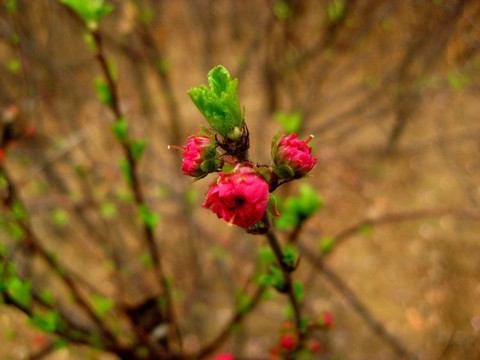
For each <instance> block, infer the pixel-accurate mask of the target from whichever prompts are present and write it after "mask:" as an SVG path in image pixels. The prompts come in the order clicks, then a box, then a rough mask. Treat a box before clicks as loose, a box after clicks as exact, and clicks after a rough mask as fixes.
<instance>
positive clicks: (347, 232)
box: [329, 209, 480, 254]
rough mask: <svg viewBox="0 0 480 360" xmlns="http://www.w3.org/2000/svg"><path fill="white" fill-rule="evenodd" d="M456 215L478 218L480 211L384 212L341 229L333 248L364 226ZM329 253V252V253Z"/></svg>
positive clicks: (424, 210)
mask: <svg viewBox="0 0 480 360" xmlns="http://www.w3.org/2000/svg"><path fill="white" fill-rule="evenodd" d="M446 215H451V216H457V217H461V218H470V219H475V220H478V219H480V211H478V210H474V209H423V210H414V211H406V212H400V213H391V214H384V215H380V216H377V217H370V218H366V219H363V220H360V221H359V222H357V223H355V224H353V225H351V226H349V227H347V228H345V229H343V230H341V231H340V232H339V233H338V234H337V235H335V236H334V237H333V240H334V242H335V247H334V249H335V248H336V247H337V246H338V245H339V244H340V243H342V242H344V241H346V240H347V239H348V238H349V237H351V236H353V235H356V234H358V232H359V231H360V229H362V228H363V227H365V226H378V225H385V224H390V223H398V222H402V221H412V220H420V219H424V218H435V217H440V216H446ZM329 254H331V252H330V253H329Z"/></svg>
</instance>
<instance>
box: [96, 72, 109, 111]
mask: <svg viewBox="0 0 480 360" xmlns="http://www.w3.org/2000/svg"><path fill="white" fill-rule="evenodd" d="M95 89H96V90H97V96H98V99H99V100H100V101H101V102H102V103H104V104H105V105H108V106H110V107H112V106H113V96H112V92H111V91H110V87H109V86H108V84H107V82H106V81H105V80H104V79H103V78H101V77H96V78H95Z"/></svg>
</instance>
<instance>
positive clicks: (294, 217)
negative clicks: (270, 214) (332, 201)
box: [276, 184, 324, 229]
mask: <svg viewBox="0 0 480 360" xmlns="http://www.w3.org/2000/svg"><path fill="white" fill-rule="evenodd" d="M323 206H324V202H323V200H322V198H321V197H320V195H319V194H318V193H317V192H316V191H315V190H314V189H313V188H312V187H310V186H309V185H307V184H302V185H300V194H299V195H297V196H292V197H290V198H288V199H287V200H286V201H285V202H284V203H283V206H281V207H280V214H281V215H280V217H279V218H277V220H276V224H277V226H278V227H279V228H281V229H289V228H292V227H295V226H298V225H300V224H301V223H302V222H303V221H305V220H306V219H308V218H309V217H312V216H313V215H314V214H315V213H316V212H317V211H319V210H320V209H321V208H322V207H323Z"/></svg>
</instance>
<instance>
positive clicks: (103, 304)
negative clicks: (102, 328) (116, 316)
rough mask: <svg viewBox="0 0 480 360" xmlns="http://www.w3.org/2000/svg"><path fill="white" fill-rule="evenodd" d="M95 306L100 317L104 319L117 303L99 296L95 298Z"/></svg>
mask: <svg viewBox="0 0 480 360" xmlns="http://www.w3.org/2000/svg"><path fill="white" fill-rule="evenodd" d="M92 300H93V306H94V310H95V312H96V313H97V314H98V316H100V318H104V317H105V315H107V314H108V313H109V312H110V311H111V310H112V309H113V307H114V306H115V302H114V301H113V300H112V299H108V298H104V297H102V296H99V295H94V296H93V299H92Z"/></svg>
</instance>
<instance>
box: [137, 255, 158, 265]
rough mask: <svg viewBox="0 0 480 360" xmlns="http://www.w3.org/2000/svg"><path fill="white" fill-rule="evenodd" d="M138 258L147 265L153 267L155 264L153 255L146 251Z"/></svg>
mask: <svg viewBox="0 0 480 360" xmlns="http://www.w3.org/2000/svg"><path fill="white" fill-rule="evenodd" d="M138 260H140V262H141V263H142V264H143V265H145V266H146V267H153V265H154V263H153V259H152V257H151V256H150V255H149V254H146V253H142V254H140V255H139V256H138Z"/></svg>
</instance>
